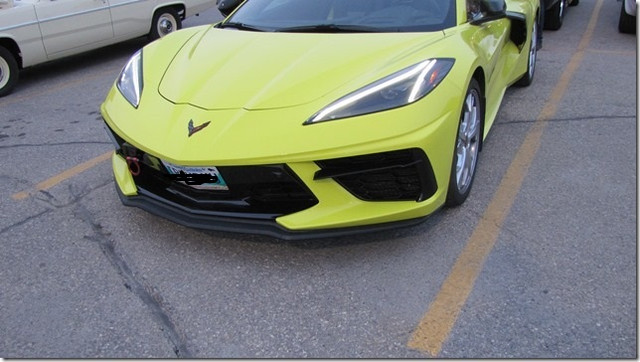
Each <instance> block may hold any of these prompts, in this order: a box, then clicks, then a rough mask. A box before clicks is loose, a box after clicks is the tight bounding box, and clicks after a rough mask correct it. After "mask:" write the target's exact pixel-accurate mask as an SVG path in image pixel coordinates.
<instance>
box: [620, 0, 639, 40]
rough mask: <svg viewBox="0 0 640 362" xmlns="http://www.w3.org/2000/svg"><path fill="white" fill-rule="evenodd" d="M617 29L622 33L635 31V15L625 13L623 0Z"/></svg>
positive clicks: (633, 32)
mask: <svg viewBox="0 0 640 362" xmlns="http://www.w3.org/2000/svg"><path fill="white" fill-rule="evenodd" d="M618 31H620V32H621V33H624V34H635V33H636V17H635V16H633V15H629V14H627V12H626V11H625V10H624V0H622V8H621V9H620V21H618Z"/></svg>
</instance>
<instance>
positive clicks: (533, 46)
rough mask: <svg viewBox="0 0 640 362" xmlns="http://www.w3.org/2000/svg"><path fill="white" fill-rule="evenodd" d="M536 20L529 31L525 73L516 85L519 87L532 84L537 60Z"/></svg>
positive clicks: (537, 30)
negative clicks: (529, 38)
mask: <svg viewBox="0 0 640 362" xmlns="http://www.w3.org/2000/svg"><path fill="white" fill-rule="evenodd" d="M539 31H540V29H538V18H536V19H535V21H534V22H533V29H532V31H531V43H530V44H529V59H528V60H527V72H526V73H524V75H523V76H522V78H520V79H519V80H518V81H517V82H516V85H517V86H520V87H527V86H529V85H531V83H532V82H533V76H534V75H535V74H536V60H537V59H538V32H539Z"/></svg>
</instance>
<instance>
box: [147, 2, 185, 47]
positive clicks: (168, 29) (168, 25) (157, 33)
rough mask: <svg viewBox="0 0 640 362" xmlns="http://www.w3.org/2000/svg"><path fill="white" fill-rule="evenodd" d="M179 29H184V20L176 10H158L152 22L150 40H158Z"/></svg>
mask: <svg viewBox="0 0 640 362" xmlns="http://www.w3.org/2000/svg"><path fill="white" fill-rule="evenodd" d="M179 29H182V19H180V15H178V12H177V11H176V9H174V8H171V7H168V8H162V9H158V10H156V12H155V14H153V20H151V30H150V31H149V39H150V40H156V39H159V38H162V37H163V36H165V35H167V34H169V33H172V32H174V31H176V30H179Z"/></svg>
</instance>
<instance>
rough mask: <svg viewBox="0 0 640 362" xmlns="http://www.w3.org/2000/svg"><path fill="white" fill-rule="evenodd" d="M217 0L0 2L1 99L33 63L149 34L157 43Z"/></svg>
mask: <svg viewBox="0 0 640 362" xmlns="http://www.w3.org/2000/svg"><path fill="white" fill-rule="evenodd" d="M215 5H216V4H215V0H0V97H1V96H4V95H6V94H8V93H9V92H10V91H11V90H12V89H13V87H14V86H15V85H16V83H17V81H18V72H19V70H20V69H22V68H26V67H29V66H32V65H35V64H39V63H43V62H46V61H50V60H54V59H58V58H62V57H65V56H69V55H73V54H78V53H81V52H85V51H88V50H92V49H96V48H99V47H103V46H106V45H109V44H113V43H117V42H120V41H124V40H127V39H132V38H137V37H139V36H143V35H148V36H149V38H150V39H152V40H153V39H157V38H159V37H162V36H164V35H166V34H168V33H170V32H172V31H174V30H177V29H180V28H181V27H182V20H183V19H184V18H186V17H188V16H191V15H194V14H198V13H200V12H202V11H204V10H206V9H208V8H210V7H213V6H215Z"/></svg>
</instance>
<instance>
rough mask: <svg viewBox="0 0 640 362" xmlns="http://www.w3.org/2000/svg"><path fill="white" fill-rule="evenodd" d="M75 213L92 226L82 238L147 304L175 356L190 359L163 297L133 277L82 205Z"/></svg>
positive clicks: (105, 234)
mask: <svg viewBox="0 0 640 362" xmlns="http://www.w3.org/2000/svg"><path fill="white" fill-rule="evenodd" d="M74 214H75V215H76V217H78V218H79V219H81V220H83V221H84V222H85V223H86V224H88V225H89V226H90V227H91V229H92V231H93V235H85V237H84V238H85V239H87V240H89V241H92V242H94V243H96V244H97V245H98V246H99V247H100V250H101V251H102V253H103V254H104V255H105V256H106V257H107V259H108V260H109V262H110V263H111V265H112V266H113V267H114V268H115V269H116V271H117V272H118V274H119V275H120V276H121V277H122V279H123V281H124V287H125V288H126V289H127V290H129V291H131V292H132V293H133V294H134V295H136V296H137V297H138V298H140V300H141V301H142V302H143V304H144V305H145V306H147V308H148V309H149V311H150V312H151V314H152V316H153V317H154V318H155V319H156V321H157V322H158V323H159V324H160V329H161V330H162V331H163V332H164V333H165V335H166V337H167V338H168V339H169V341H170V342H171V344H172V345H173V352H174V353H175V355H176V357H178V358H191V357H192V356H191V353H190V352H189V349H188V348H187V344H186V340H185V338H184V336H183V335H182V333H180V332H179V331H178V328H177V327H176V325H175V323H174V322H173V321H172V318H171V316H170V315H169V313H168V311H167V308H166V307H165V306H164V303H163V299H162V296H161V295H160V294H159V293H158V292H156V291H154V289H155V288H152V287H149V286H147V285H145V283H144V282H143V281H141V280H138V279H137V278H136V276H135V273H134V272H133V271H132V270H131V268H130V267H129V263H127V261H126V260H125V258H124V257H123V255H120V254H118V252H117V251H116V243H115V241H114V240H113V239H112V238H111V233H110V232H108V231H105V230H104V228H103V227H102V225H101V224H100V223H99V222H97V221H96V220H95V219H94V216H93V215H92V214H91V212H89V210H88V209H87V208H86V207H85V206H84V205H81V204H78V205H77V207H76V209H75V210H74Z"/></svg>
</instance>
